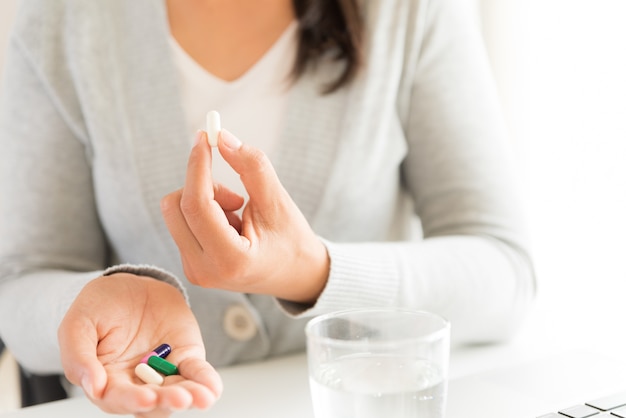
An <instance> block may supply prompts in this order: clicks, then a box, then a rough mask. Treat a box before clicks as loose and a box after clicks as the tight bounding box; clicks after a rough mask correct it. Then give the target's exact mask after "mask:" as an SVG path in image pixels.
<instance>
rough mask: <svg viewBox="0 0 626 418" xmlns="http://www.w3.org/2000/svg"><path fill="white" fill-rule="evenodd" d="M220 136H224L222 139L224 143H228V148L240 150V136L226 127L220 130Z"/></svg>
mask: <svg viewBox="0 0 626 418" xmlns="http://www.w3.org/2000/svg"><path fill="white" fill-rule="evenodd" d="M220 136H221V137H222V141H224V145H226V147H227V148H230V149H232V150H238V149H239V148H240V147H241V141H240V140H239V138H237V137H236V136H235V135H233V134H232V133H230V132H229V131H227V130H226V129H222V130H221V131H220Z"/></svg>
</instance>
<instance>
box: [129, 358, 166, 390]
mask: <svg viewBox="0 0 626 418" xmlns="http://www.w3.org/2000/svg"><path fill="white" fill-rule="evenodd" d="M157 358H158V357H157ZM135 375H136V376H137V377H138V378H139V379H141V381H142V382H144V383H153V384H155V385H159V386H160V385H162V384H163V380H164V379H163V376H161V375H160V374H159V373H157V371H156V370H154V369H153V368H152V367H150V366H148V365H147V364H146V363H139V364H138V365H137V367H135Z"/></svg>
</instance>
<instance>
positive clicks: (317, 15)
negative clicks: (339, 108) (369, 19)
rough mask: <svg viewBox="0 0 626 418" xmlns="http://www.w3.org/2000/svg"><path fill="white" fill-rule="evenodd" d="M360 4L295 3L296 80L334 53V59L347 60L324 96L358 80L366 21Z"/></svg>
mask: <svg viewBox="0 0 626 418" xmlns="http://www.w3.org/2000/svg"><path fill="white" fill-rule="evenodd" d="M357 3H358V0H293V7H294V10H295V14H296V18H297V19H298V38H299V39H298V52H297V56H296V62H295V65H294V68H293V75H294V76H295V78H298V77H300V76H301V75H303V74H304V73H305V71H306V70H307V68H308V67H309V65H315V64H316V63H318V62H319V61H320V60H321V59H322V58H323V57H324V56H325V55H326V54H327V53H332V54H335V55H334V56H333V57H332V58H333V59H335V60H345V67H344V70H343V72H342V73H341V74H340V75H339V77H337V79H336V80H334V81H332V82H331V83H329V84H328V85H327V86H325V87H324V90H323V92H324V93H332V92H334V91H335V90H337V89H339V88H341V87H343V86H345V85H346V84H348V83H350V81H352V79H354V77H355V76H356V74H357V72H358V70H359V68H360V66H361V64H362V53H363V51H362V49H363V17H362V15H361V9H360V7H359V5H358V4H357Z"/></svg>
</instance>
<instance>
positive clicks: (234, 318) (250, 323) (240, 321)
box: [223, 305, 257, 342]
mask: <svg viewBox="0 0 626 418" xmlns="http://www.w3.org/2000/svg"><path fill="white" fill-rule="evenodd" d="M223 325H224V330H225V331H226V334H227V335H228V336H229V337H230V338H232V339H233V340H236V341H241V342H244V341H249V340H251V339H252V338H254V336H255V335H256V333H257V327H256V324H255V321H254V318H253V317H252V314H251V313H250V311H248V309H246V308H245V307H244V306H243V305H231V306H229V307H228V308H227V309H226V313H225V314H224V324H223Z"/></svg>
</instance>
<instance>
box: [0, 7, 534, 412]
mask: <svg viewBox="0 0 626 418" xmlns="http://www.w3.org/2000/svg"><path fill="white" fill-rule="evenodd" d="M7 61H8V64H7V70H6V73H5V84H4V87H3V102H2V127H1V129H2V130H1V131H0V132H1V137H0V141H1V147H2V149H1V150H0V155H2V157H0V158H2V162H1V166H2V170H3V172H2V175H1V177H0V180H1V182H2V191H1V192H2V196H3V200H2V203H1V204H0V211H1V212H0V219H2V224H1V226H0V228H1V229H0V236H2V237H3V238H2V242H1V243H0V245H1V248H0V280H1V281H0V318H2V319H1V320H0V333H1V335H2V338H3V339H4V340H5V342H6V343H7V345H8V347H9V348H11V349H12V350H13V351H14V352H15V355H16V357H17V359H18V361H19V362H20V363H21V364H22V365H23V366H24V367H25V368H27V369H28V370H30V371H33V372H36V373H60V372H64V373H65V375H66V376H67V378H68V379H69V381H70V382H72V383H74V384H76V385H79V386H81V387H82V389H83V390H84V392H85V393H86V394H87V396H89V397H90V398H91V399H92V400H93V401H94V402H95V403H96V404H98V405H99V406H100V407H101V408H103V409H104V410H107V411H111V412H116V413H133V414H143V415H144V416H160V415H167V414H169V412H170V411H171V410H176V409H186V408H191V407H199V408H203V407H208V406H210V405H211V404H212V403H213V402H215V400H216V398H217V397H218V396H219V393H220V392H221V382H220V380H219V376H217V374H216V373H215V371H214V370H213V369H212V367H211V365H210V364H212V365H218V366H219V365H225V364H231V363H234V362H241V361H250V360H257V359H262V358H266V357H268V356H274V355H280V354H283V353H287V352H292V351H296V350H302V349H303V347H304V335H303V326H304V323H305V321H306V320H307V318H310V317H311V316H313V315H316V314H319V313H322V312H327V311H330V310H335V309H343V308H350V307H358V306H372V305H376V306H403V307H412V308H418V309H424V310H430V311H434V312H437V313H439V314H441V315H444V316H446V317H448V318H449V319H450V320H451V322H452V324H453V329H454V331H453V339H454V340H455V341H457V342H458V343H465V342H490V341H498V340H502V339H505V338H507V337H508V336H510V335H511V333H512V332H513V331H514V330H515V329H516V326H517V325H518V324H519V322H520V320H521V319H522V317H523V316H524V313H525V312H526V310H527V309H528V307H529V304H530V302H531V300H532V296H533V293H534V278H533V273H532V266H531V261H530V259H529V256H528V252H527V243H526V241H525V237H524V231H523V227H522V225H521V220H520V217H519V213H518V208H519V205H518V203H517V200H516V195H515V192H514V185H513V183H512V180H511V178H510V173H509V172H508V168H507V167H509V166H510V165H509V164H508V161H509V160H508V158H509V155H508V151H507V144H506V135H505V131H504V129H503V124H502V118H501V115H500V112H499V110H498V105H497V100H496V94H495V91H494V88H493V84H492V80H491V79H490V74H489V69H488V64H487V60H486V58H485V54H484V51H483V48H482V45H481V41H480V34H479V32H478V31H477V30H476V28H475V26H474V23H473V21H472V19H471V12H470V11H469V10H468V6H467V4H465V2H462V1H455V0H428V1H427V0H422V1H418V0H412V1H411V0H395V1H367V2H362V3H358V2H356V1H321V0H320V1H309V2H305V1H293V2H292V1H287V0H266V1H257V0H254V1H253V0H250V1H244V2H231V1H225V0H213V1H209V0H194V1H185V2H181V1H178V2H177V1H174V0H172V1H166V2H158V1H151V0H138V1H133V2H127V1H123V0H118V1H109V2H96V1H92V2H79V1H76V2H72V1H66V2H48V1H45V0H25V1H23V2H22V3H21V11H20V13H19V16H18V21H17V25H16V28H15V31H14V35H13V37H12V40H11V45H10V50H9V56H8V59H7ZM212 109H215V110H218V111H220V113H221V114H222V123H223V126H224V127H225V128H227V131H222V133H221V135H220V140H219V146H218V147H217V148H216V149H213V150H211V149H210V147H209V146H208V145H207V143H206V136H205V134H203V133H201V132H200V133H198V134H195V135H194V132H196V130H197V129H198V128H201V127H202V120H203V117H204V114H205V113H206V111H208V110H212ZM231 132H235V133H236V136H235V135H233V134H232V133H231ZM193 137H195V141H194V142H193V143H190V142H191V141H190V140H189V138H193ZM239 138H241V140H240V139H239ZM242 143H243V144H242ZM190 148H191V152H190V151H189V150H190ZM261 150H262V151H261ZM230 167H232V170H231V169H230ZM239 178H240V179H241V181H239ZM242 207H244V208H243V210H242ZM25 301H28V304H27V305H25V304H24V302H25ZM188 303H189V306H190V307H191V308H189V307H188ZM57 330H58V339H57ZM161 343H169V344H171V345H172V346H173V347H174V349H173V352H172V354H171V357H168V358H171V359H172V361H173V362H174V363H175V364H177V365H178V366H179V369H180V372H181V375H180V376H177V377H172V378H168V379H167V381H166V384H165V385H164V386H162V387H159V388H156V387H153V386H150V385H142V384H141V383H140V381H139V380H137V379H136V378H135V377H134V376H133V371H132V369H133V368H134V366H135V365H136V364H137V362H138V361H139V359H140V358H141V357H142V356H143V355H144V354H145V353H146V352H148V351H150V350H151V349H152V348H154V347H156V346H157V345H159V344H161ZM207 361H208V362H207ZM209 363H210V364H209Z"/></svg>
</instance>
